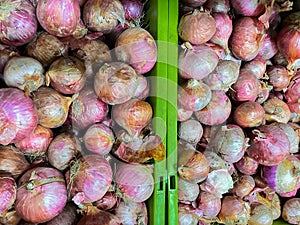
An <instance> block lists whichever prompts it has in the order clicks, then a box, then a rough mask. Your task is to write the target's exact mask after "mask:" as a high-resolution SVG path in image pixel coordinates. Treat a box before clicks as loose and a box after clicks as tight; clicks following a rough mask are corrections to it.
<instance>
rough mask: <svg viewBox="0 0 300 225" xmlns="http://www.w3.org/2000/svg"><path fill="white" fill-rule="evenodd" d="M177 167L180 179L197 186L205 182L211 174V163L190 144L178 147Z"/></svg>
mask: <svg viewBox="0 0 300 225" xmlns="http://www.w3.org/2000/svg"><path fill="white" fill-rule="evenodd" d="M177 165H178V168H177V171H178V174H179V177H180V178H182V179H184V180H186V181H188V182H191V183H195V184H196V183H199V182H201V181H203V180H205V178H206V177H207V175H208V173H209V163H208V161H207V159H206V157H205V156H204V155H203V154H202V153H201V152H198V151H196V150H195V149H194V148H193V146H191V145H189V144H187V145H183V144H180V145H179V146H178V163H177Z"/></svg>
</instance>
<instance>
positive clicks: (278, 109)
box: [263, 97, 291, 123]
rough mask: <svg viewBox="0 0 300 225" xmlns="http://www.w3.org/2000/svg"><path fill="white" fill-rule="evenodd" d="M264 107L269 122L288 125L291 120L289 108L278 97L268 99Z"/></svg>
mask: <svg viewBox="0 0 300 225" xmlns="http://www.w3.org/2000/svg"><path fill="white" fill-rule="evenodd" d="M263 107H264V110H265V113H266V120H267V121H269V122H280V123H287V122H289V120H290V118H291V112H290V109H289V106H288V105H287V104H286V103H285V102H284V101H282V100H280V99H279V98H277V97H274V98H271V99H268V100H267V101H266V102H264V104H263Z"/></svg>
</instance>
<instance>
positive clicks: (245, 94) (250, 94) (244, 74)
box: [232, 69, 259, 102]
mask: <svg viewBox="0 0 300 225" xmlns="http://www.w3.org/2000/svg"><path fill="white" fill-rule="evenodd" d="M232 89H233V91H232V95H233V99H234V100H236V101H239V102H243V101H252V102H254V101H255V100H256V98H257V96H258V93H259V81H258V79H257V77H256V76H255V75H254V73H253V72H252V71H251V70H247V69H241V70H240V74H239V77H238V79H237V81H236V83H234V84H233V85H232Z"/></svg>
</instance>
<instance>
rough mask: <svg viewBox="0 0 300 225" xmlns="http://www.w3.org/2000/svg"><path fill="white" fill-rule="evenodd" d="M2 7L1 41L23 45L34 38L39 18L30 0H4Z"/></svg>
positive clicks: (0, 20) (0, 16)
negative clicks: (37, 18)
mask: <svg viewBox="0 0 300 225" xmlns="http://www.w3.org/2000/svg"><path fill="white" fill-rule="evenodd" d="M0 9H1V10H0V11H1V13H0V24H1V29H0V31H1V32H0V41H1V42H3V43H5V44H9V45H13V46H21V45H24V44H26V43H28V42H30V41H31V40H32V39H33V38H34V35H35V33H36V31H37V20H36V16H35V8H34V7H33V5H32V4H31V3H30V2H29V1H23V0H17V1H11V0H9V1H2V2H1V4H0Z"/></svg>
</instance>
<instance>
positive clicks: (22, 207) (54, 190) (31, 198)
mask: <svg viewBox="0 0 300 225" xmlns="http://www.w3.org/2000/svg"><path fill="white" fill-rule="evenodd" d="M47 179H48V180H49V181H47V182H46V183H45V184H43V180H47ZM30 181H33V182H34V184H33V185H29V184H32V183H29V184H28V182H30ZM39 182H42V184H40V185H39ZM18 184H19V188H18V191H17V198H16V203H15V209H16V211H17V213H18V214H19V215H20V216H21V217H22V219H24V220H26V221H28V222H32V223H44V222H47V221H49V220H51V219H53V218H54V217H55V216H57V215H58V214H59V213H60V212H61V211H62V210H63V208H64V207H65V205H66V202H67V188H66V184H65V181H64V178H63V175H62V174H61V173H60V172H59V171H58V170H56V169H53V168H50V167H36V168H34V169H31V170H28V171H26V173H25V174H24V175H23V176H22V177H21V178H20V180H19V182H18ZM23 184H25V185H24V186H23ZM35 184H37V185H35ZM31 188H32V189H31ZM32 190H34V191H32ZM49 202H50V203H51V204H48V203H49ZM36 212H39V213H38V214H36Z"/></svg>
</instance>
